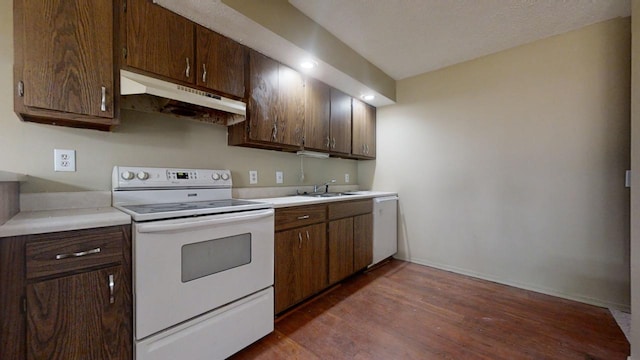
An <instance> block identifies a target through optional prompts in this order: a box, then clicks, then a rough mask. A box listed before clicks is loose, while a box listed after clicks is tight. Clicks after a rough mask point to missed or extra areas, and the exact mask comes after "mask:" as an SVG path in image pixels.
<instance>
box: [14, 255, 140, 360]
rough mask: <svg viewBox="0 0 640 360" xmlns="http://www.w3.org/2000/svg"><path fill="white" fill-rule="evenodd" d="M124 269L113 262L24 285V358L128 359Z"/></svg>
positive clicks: (128, 327) (128, 344)
mask: <svg viewBox="0 0 640 360" xmlns="http://www.w3.org/2000/svg"><path fill="white" fill-rule="evenodd" d="M124 273H125V272H124V271H123V269H122V266H116V267H111V268H106V269H102V270H96V271H91V272H86V273H81V274H77V275H72V276H67V277H62V278H57V279H53V280H47V281H41V282H36V283H33V284H29V285H27V287H26V298H27V359H61V360H62V359H65V360H66V359H131V357H132V354H131V339H132V334H131V332H130V328H131V326H132V324H131V323H130V321H129V316H128V314H129V312H128V310H127V308H128V304H127V300H126V299H127V296H125V289H126V284H127V283H128V280H127V279H126V278H125V276H124ZM110 276H112V277H113V284H114V286H113V292H111V290H110V286H109V279H110ZM112 294H113V303H112V302H111V297H112Z"/></svg>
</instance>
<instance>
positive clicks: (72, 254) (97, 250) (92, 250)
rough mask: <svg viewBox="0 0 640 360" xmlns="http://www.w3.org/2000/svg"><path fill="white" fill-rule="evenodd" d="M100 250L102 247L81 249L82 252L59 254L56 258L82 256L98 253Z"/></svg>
mask: <svg viewBox="0 0 640 360" xmlns="http://www.w3.org/2000/svg"><path fill="white" fill-rule="evenodd" d="M99 252H100V248H95V249H91V250H87V251H80V252H77V253H71V254H58V255H56V260H62V259H66V258H70V257H81V256H87V255H91V254H98V253H99Z"/></svg>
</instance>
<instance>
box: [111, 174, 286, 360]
mask: <svg viewBox="0 0 640 360" xmlns="http://www.w3.org/2000/svg"><path fill="white" fill-rule="evenodd" d="M231 186H232V179H231V172H230V171H229V170H205V169H175V168H150V167H140V168H137V167H123V166H116V167H114V169H113V175H112V197H113V206H114V207H116V208H118V209H120V210H122V211H124V212H126V213H127V214H130V215H131V217H132V219H133V224H132V243H133V267H134V271H133V287H134V327H135V331H134V338H135V339H134V340H135V357H136V359H138V360H147V359H154V360H163V359H167V360H169V359H172V360H173V359H177V358H185V359H190V360H199V359H202V360H205V359H207V360H209V359H224V358H226V357H228V356H230V355H232V354H234V353H235V352H237V351H238V350H240V349H242V348H244V347H245V346H247V345H249V344H251V343H252V342H254V341H256V340H257V339H259V338H261V337H263V336H264V335H266V334H268V333H270V332H271V331H273V317H274V312H273V267H274V264H273V262H274V240H273V238H274V211H273V209H272V206H271V205H270V204H268V203H261V202H255V201H247V200H237V199H232V197H231Z"/></svg>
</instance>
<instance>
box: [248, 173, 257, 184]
mask: <svg viewBox="0 0 640 360" xmlns="http://www.w3.org/2000/svg"><path fill="white" fill-rule="evenodd" d="M257 183H258V171H257V170H249V184H257Z"/></svg>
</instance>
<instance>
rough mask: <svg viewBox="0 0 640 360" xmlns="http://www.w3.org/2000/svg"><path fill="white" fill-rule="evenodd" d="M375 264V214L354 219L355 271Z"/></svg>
mask: <svg viewBox="0 0 640 360" xmlns="http://www.w3.org/2000/svg"><path fill="white" fill-rule="evenodd" d="M372 262H373V214H365V215H358V216H355V217H354V218H353V269H354V271H358V270H360V269H363V268H365V267H367V266H368V265H369V264H371V263H372Z"/></svg>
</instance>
